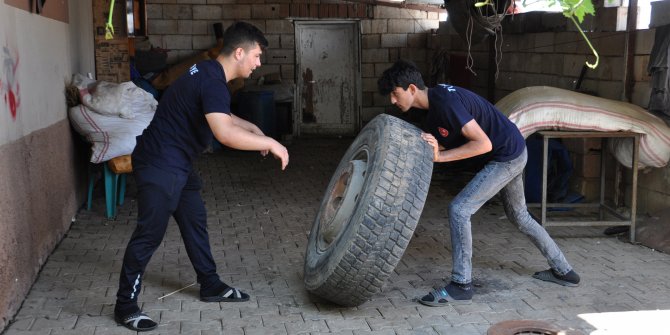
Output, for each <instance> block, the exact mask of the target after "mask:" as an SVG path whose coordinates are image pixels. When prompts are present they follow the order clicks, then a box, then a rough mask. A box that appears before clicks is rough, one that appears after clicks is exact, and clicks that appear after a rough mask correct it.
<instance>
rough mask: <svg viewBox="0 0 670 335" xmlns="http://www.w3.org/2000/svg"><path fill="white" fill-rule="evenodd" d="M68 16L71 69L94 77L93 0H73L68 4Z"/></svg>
mask: <svg viewBox="0 0 670 335" xmlns="http://www.w3.org/2000/svg"><path fill="white" fill-rule="evenodd" d="M68 9H69V16H70V43H71V47H70V50H71V51H72V53H73V54H72V57H70V61H71V66H72V71H74V72H75V73H81V74H84V75H86V74H88V73H90V74H91V75H92V76H94V77H95V44H94V41H95V37H94V36H93V33H94V32H95V29H94V28H93V2H92V1H82V0H74V1H70V5H69V6H68Z"/></svg>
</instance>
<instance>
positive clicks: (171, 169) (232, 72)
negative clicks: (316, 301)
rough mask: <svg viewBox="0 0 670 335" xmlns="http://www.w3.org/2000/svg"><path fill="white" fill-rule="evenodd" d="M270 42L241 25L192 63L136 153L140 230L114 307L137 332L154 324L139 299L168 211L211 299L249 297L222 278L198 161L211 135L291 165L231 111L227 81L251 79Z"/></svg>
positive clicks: (120, 319)
mask: <svg viewBox="0 0 670 335" xmlns="http://www.w3.org/2000/svg"><path fill="white" fill-rule="evenodd" d="M267 45H268V42H267V40H266V39H265V37H264V36H263V33H262V32H261V31H260V30H258V28H256V27H254V26H253V25H251V24H248V23H245V22H237V23H234V24H233V25H231V26H230V27H229V28H228V29H226V31H225V33H224V35H223V46H222V48H221V53H220V55H219V56H218V57H217V58H216V60H207V61H203V62H200V63H197V64H194V65H193V66H191V68H190V69H189V71H188V72H187V73H185V74H183V75H182V76H181V77H179V78H178V79H177V80H175V81H174V82H173V83H172V85H170V87H169V88H168V89H167V90H166V91H165V93H164V94H163V96H162V98H161V101H160V103H159V104H158V109H157V110H156V114H155V116H154V118H153V120H152V121H151V123H150V124H149V126H148V127H147V129H145V130H144V132H143V133H142V135H140V136H138V137H137V146H136V147H135V150H134V151H133V153H132V161H133V173H134V177H135V181H136V182H137V210H138V213H137V227H136V228H135V231H134V232H133V235H132V237H131V239H130V242H128V246H127V247H126V252H125V255H124V257H123V265H122V268H121V275H120V279H119V290H118V292H117V300H116V305H115V308H114V316H115V319H116V320H117V322H119V323H121V324H122V325H124V326H125V327H127V328H129V329H131V330H134V331H147V330H152V329H154V328H156V326H157V323H156V322H154V321H153V320H152V319H151V318H150V317H149V316H147V315H146V314H144V313H142V312H141V311H140V308H139V306H138V304H137V296H138V294H139V292H140V288H141V285H142V280H143V276H144V270H145V268H146V266H147V264H148V263H149V260H150V259H151V256H152V255H153V253H154V251H156V249H157V248H158V246H159V245H160V243H161V241H162V240H163V236H164V235H165V231H166V229H167V224H168V220H169V218H170V216H172V217H174V218H175V221H176V222H177V225H178V226H179V231H180V232H181V236H182V239H183V240H184V246H185V247H186V252H187V254H188V257H189V259H190V260H191V264H192V265H193V268H194V270H195V272H196V275H197V281H198V283H199V284H200V299H201V300H202V301H206V302H221V301H227V302H240V301H247V300H249V295H248V294H246V293H244V292H241V291H240V290H238V289H236V288H234V287H231V286H228V285H227V284H225V283H224V282H223V281H221V279H220V278H219V275H218V274H217V271H216V264H215V262H214V259H213V257H212V252H211V249H210V244H209V235H208V233H207V212H206V210H205V206H204V203H203V201H202V198H201V196H200V189H201V181H200V178H199V177H198V176H197V174H196V172H195V171H193V160H194V159H195V158H196V157H197V156H198V154H200V153H201V152H203V150H204V149H205V148H206V147H207V146H208V145H209V144H210V141H211V140H212V135H213V137H214V138H216V140H218V141H219V142H221V143H222V144H223V145H226V146H228V147H231V148H235V149H241V150H258V151H260V152H261V154H263V155H266V154H267V153H268V152H270V153H272V154H273V155H274V156H275V157H276V158H278V159H279V160H280V161H281V168H282V170H283V169H284V168H286V165H287V164H288V158H289V156H288V151H287V150H286V148H285V147H284V146H283V145H281V144H280V143H279V142H277V141H275V140H274V139H272V138H270V137H267V136H264V135H263V132H262V131H261V130H260V129H259V128H258V127H256V126H255V125H253V124H252V123H250V122H247V121H245V120H243V119H241V118H238V117H237V116H235V115H233V114H232V113H231V110H230V91H229V90H228V86H227V84H226V83H227V82H229V81H231V80H233V79H236V78H248V77H249V76H250V75H251V72H252V71H253V70H254V69H255V68H256V67H258V66H260V65H261V63H260V56H261V53H262V51H263V48H265V47H267Z"/></svg>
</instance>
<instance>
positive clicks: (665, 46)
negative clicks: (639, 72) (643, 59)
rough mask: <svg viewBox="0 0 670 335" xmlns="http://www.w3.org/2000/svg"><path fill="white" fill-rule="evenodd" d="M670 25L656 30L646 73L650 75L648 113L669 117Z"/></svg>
mask: <svg viewBox="0 0 670 335" xmlns="http://www.w3.org/2000/svg"><path fill="white" fill-rule="evenodd" d="M669 52H670V25H665V26H661V27H658V28H656V35H655V37H654V46H653V47H652V49H651V54H650V55H649V65H648V66H647V72H648V73H649V74H650V75H651V97H650V98H649V111H650V112H655V113H663V114H665V115H670V73H669V72H668V69H669V68H670V57H668V53H669Z"/></svg>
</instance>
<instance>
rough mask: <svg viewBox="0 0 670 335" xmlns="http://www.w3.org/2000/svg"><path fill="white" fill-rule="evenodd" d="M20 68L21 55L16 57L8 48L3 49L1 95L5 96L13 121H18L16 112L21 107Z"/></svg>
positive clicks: (0, 81) (0, 80) (0, 79)
mask: <svg viewBox="0 0 670 335" xmlns="http://www.w3.org/2000/svg"><path fill="white" fill-rule="evenodd" d="M18 67H19V55H18V53H16V54H15V55H14V56H12V54H11V53H10V51H9V48H8V47H7V46H4V47H3V48H2V69H3V70H4V76H3V77H1V78H0V94H2V96H3V100H4V102H5V105H6V106H7V107H8V108H9V113H10V114H11V116H12V120H16V111H18V109H19V107H20V106H21V100H20V97H19V83H18V81H17V80H16V69H18Z"/></svg>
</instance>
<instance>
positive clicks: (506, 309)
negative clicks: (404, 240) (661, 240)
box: [4, 139, 670, 335]
mask: <svg viewBox="0 0 670 335" xmlns="http://www.w3.org/2000/svg"><path fill="white" fill-rule="evenodd" d="M349 143H350V140H347V139H333V140H323V139H319V140H315V139H296V140H294V142H293V143H292V144H291V145H290V146H288V148H289V152H290V154H291V162H290V165H289V167H288V169H287V170H286V171H284V172H281V171H280V170H279V164H278V162H277V161H275V160H274V159H271V158H265V159H264V158H261V157H260V156H259V155H258V154H257V153H248V152H239V151H221V152H217V153H214V154H209V155H205V156H203V157H202V158H201V159H200V160H199V161H198V164H197V165H198V168H199V169H200V171H201V172H202V177H203V180H204V190H203V197H204V198H205V200H206V202H207V208H208V210H209V214H208V218H209V227H210V230H209V231H210V239H211V244H212V248H213V253H214V257H215V259H216V261H217V263H218V267H219V273H220V274H221V276H222V279H223V280H224V281H226V282H228V283H231V284H233V285H235V286H237V287H239V288H241V289H243V290H244V291H246V292H248V293H249V294H250V295H251V299H250V301H248V302H245V303H204V302H200V301H199V299H198V288H197V286H196V285H193V286H189V285H191V284H193V283H194V281H195V275H194V273H193V270H192V267H191V265H190V262H189V260H188V258H187V256H186V253H185V251H184V248H183V244H182V242H181V238H180V236H179V232H178V230H177V228H176V224H174V223H173V224H171V225H170V228H169V229H168V232H167V235H166V236H165V239H164V242H163V244H162V245H161V247H160V248H159V249H158V251H157V252H156V253H155V255H154V256H153V258H152V260H151V263H150V264H149V267H148V269H147V274H146V278H145V282H144V284H145V287H144V291H143V292H142V293H141V294H140V302H141V304H142V307H143V309H144V311H145V312H146V313H148V314H149V315H150V316H151V317H153V318H154V319H155V320H157V321H159V322H160V325H159V327H158V328H157V330H155V331H152V332H150V333H148V334H203V335H205V334H246V335H250V334H322V333H335V334H450V335H454V334H486V332H487V330H488V329H489V328H490V327H491V326H492V325H493V324H495V323H497V322H500V321H504V320H519V319H528V320H543V321H546V322H549V323H550V324H552V325H553V326H554V327H556V328H561V329H565V330H570V329H572V330H577V331H580V332H581V333H582V334H651V333H655V334H656V333H658V334H660V333H663V332H665V333H666V334H667V333H668V329H670V327H669V326H670V321H669V320H670V287H669V286H670V284H668V282H669V281H668V278H669V277H668V274H670V255H667V254H663V253H660V252H657V251H654V250H651V249H649V248H646V247H643V246H639V245H633V244H630V243H628V242H627V239H626V236H624V237H611V236H605V235H603V234H602V229H601V228H554V227H552V228H549V232H550V234H551V235H552V236H553V237H554V238H555V239H556V241H557V242H558V244H559V245H560V247H561V248H562V250H563V251H564V252H565V254H566V257H567V258H568V260H569V261H570V262H571V263H572V265H573V266H574V268H575V269H576V271H577V272H579V274H580V275H581V276H582V285H581V286H579V287H577V288H565V287H561V286H558V285H555V284H551V283H546V282H541V281H538V280H535V279H532V278H531V275H532V274H533V273H534V272H536V271H539V270H544V269H546V268H547V264H546V262H545V261H544V259H543V257H542V256H541V255H540V253H539V251H537V250H536V249H535V248H534V247H533V246H532V245H531V243H530V242H529V241H528V240H527V239H526V238H525V237H524V236H523V235H522V234H521V233H520V232H518V230H516V228H515V227H513V226H512V225H511V224H510V223H509V221H508V220H507V219H506V218H504V213H503V210H502V208H501V205H500V203H499V202H498V201H496V200H495V199H493V200H492V201H490V202H489V203H487V204H486V205H485V206H484V208H483V209H482V210H480V212H478V213H477V214H476V215H475V217H474V218H473V227H472V229H473V245H474V259H473V263H474V277H475V279H474V282H475V288H476V295H475V297H474V299H473V303H472V304H471V305H465V306H458V307H444V308H430V307H425V306H423V305H420V304H418V303H416V301H415V298H416V297H418V296H421V295H423V294H425V293H426V292H427V291H428V290H429V289H430V288H431V286H433V285H436V284H440V283H441V281H442V279H443V278H444V277H446V276H448V275H449V273H450V264H451V253H450V249H451V247H450V245H449V242H448V241H449V227H448V222H447V218H446V216H447V215H446V205H447V204H448V201H449V199H450V198H451V197H452V196H453V195H454V194H455V192H457V191H458V189H459V188H460V187H461V186H462V184H463V183H464V182H465V181H466V180H467V175H462V174H459V173H451V174H435V175H434V177H433V181H432V184H431V189H430V193H429V196H428V199H427V202H426V207H425V208H424V212H423V214H422V217H421V221H420V222H419V225H418V227H417V229H416V232H415V236H414V238H413V239H412V241H411V242H410V245H409V247H408V248H407V251H406V253H405V255H404V257H403V259H402V261H401V262H400V264H399V265H398V266H397V268H396V271H395V273H394V274H393V275H392V276H391V278H389V280H388V281H387V282H386V286H385V288H384V290H383V291H382V292H380V293H379V294H377V295H376V296H374V297H373V299H372V300H370V301H368V302H366V303H365V304H363V305H360V306H358V307H355V308H342V307H339V306H336V305H333V304H330V303H328V302H327V301H324V300H322V299H320V298H318V297H314V296H311V295H310V294H308V293H307V292H306V291H305V289H304V285H303V283H302V268H303V256H304V251H305V247H306V242H307V235H308V233H309V230H310V228H311V225H312V222H313V219H314V217H315V215H316V212H317V211H318V206H319V203H320V200H321V197H322V196H323V192H324V191H325V188H326V185H327V183H328V181H329V179H330V177H331V175H332V173H333V171H334V169H335V166H336V165H337V163H338V162H339V160H340V158H341V156H342V154H343V153H344V151H345V150H346V147H347V146H348V144H349ZM118 211H119V215H118V217H117V218H116V220H107V219H105V218H104V199H103V198H101V197H98V198H97V199H96V200H95V206H94V208H93V209H92V210H91V211H86V210H82V211H80V213H79V214H78V215H77V220H76V222H74V223H73V225H72V228H71V230H70V231H69V232H68V234H67V236H65V238H64V240H63V241H62V242H61V243H60V245H59V246H58V247H57V248H56V250H55V251H54V252H53V254H52V255H51V256H50V257H49V259H48V261H47V262H46V264H45V266H44V268H43V270H42V272H41V273H40V275H39V277H38V278H37V281H36V282H35V284H34V286H33V288H32V290H31V291H30V293H29V295H28V296H27V297H26V300H25V302H24V304H23V306H22V308H21V309H20V311H19V313H18V314H17V315H16V317H15V320H14V322H13V323H12V324H11V325H10V326H9V327H8V328H7V329H6V330H5V333H4V334H6V335H18V334H49V335H57V334H96V335H101V334H130V333H132V332H130V331H128V330H126V329H125V328H123V327H122V326H118V325H117V324H116V323H115V322H114V320H113V318H112V310H113V304H114V299H115V294H116V289H117V281H118V271H119V268H120V265H121V259H122V256H123V252H124V248H125V245H126V243H127V241H128V238H129V236H130V234H131V232H132V230H133V229H134V223H135V215H136V206H135V201H134V186H133V181H132V178H129V192H128V195H127V197H126V202H125V203H124V205H123V206H121V207H119V210H118ZM184 287H186V288H185V289H183V290H181V291H179V292H176V293H173V294H171V293H172V292H174V291H177V290H180V289H182V288H184ZM168 294H170V295H168ZM166 295H167V296H166ZM630 327H632V328H630ZM547 334H548V333H547Z"/></svg>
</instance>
